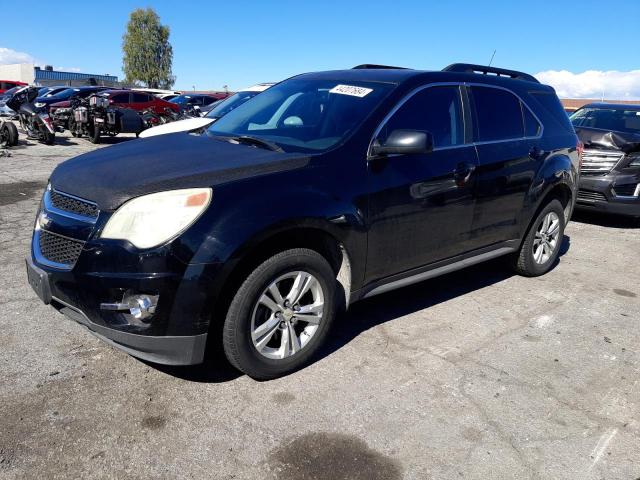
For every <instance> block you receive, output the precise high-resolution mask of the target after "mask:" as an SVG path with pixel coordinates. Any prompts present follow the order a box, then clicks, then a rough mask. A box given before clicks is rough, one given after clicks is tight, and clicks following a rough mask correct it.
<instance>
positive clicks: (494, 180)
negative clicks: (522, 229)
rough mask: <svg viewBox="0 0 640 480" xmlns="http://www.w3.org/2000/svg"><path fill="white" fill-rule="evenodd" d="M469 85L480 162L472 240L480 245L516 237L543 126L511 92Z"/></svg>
mask: <svg viewBox="0 0 640 480" xmlns="http://www.w3.org/2000/svg"><path fill="white" fill-rule="evenodd" d="M468 88H469V96H470V98H471V104H472V107H473V113H474V117H473V118H474V138H475V141H476V148H477V151H478V163H479V165H478V171H477V174H478V178H477V179H478V186H477V193H476V194H477V200H476V206H475V213H474V216H473V223H472V228H471V242H472V244H473V246H474V248H481V247H485V246H488V245H492V244H495V243H498V242H502V241H506V240H512V239H516V238H517V237H518V231H519V229H518V220H519V218H520V212H521V211H522V209H523V206H524V202H525V196H526V194H527V192H528V191H529V189H530V188H531V183H532V181H533V179H534V176H535V174H536V171H537V170H538V168H540V166H541V164H542V159H543V154H544V152H543V151H542V150H541V149H540V147H539V142H540V136H541V134H542V126H541V123H540V122H539V121H538V119H537V118H536V117H535V115H534V114H533V113H532V111H531V110H530V109H529V108H528V107H527V106H526V104H524V102H522V101H521V100H520V98H519V97H517V96H516V95H515V94H514V93H513V92H511V91H509V90H506V89H504V88H500V87H494V86H487V85H482V86H480V85H472V86H470V87H468Z"/></svg>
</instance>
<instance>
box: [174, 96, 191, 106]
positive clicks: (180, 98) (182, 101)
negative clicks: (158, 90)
mask: <svg viewBox="0 0 640 480" xmlns="http://www.w3.org/2000/svg"><path fill="white" fill-rule="evenodd" d="M191 98H192V97H191V95H178V96H177V97H175V98H172V99H171V100H169V101H170V102H171V103H177V104H178V105H186V104H187V102H188V101H189V100H190V99H191Z"/></svg>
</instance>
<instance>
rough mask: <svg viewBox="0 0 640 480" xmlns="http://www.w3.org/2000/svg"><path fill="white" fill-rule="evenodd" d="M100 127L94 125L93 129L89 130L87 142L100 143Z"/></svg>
mask: <svg viewBox="0 0 640 480" xmlns="http://www.w3.org/2000/svg"><path fill="white" fill-rule="evenodd" d="M100 133H101V132H100V127H98V126H96V125H94V126H93V128H91V129H90V130H89V141H90V142H91V143H100Z"/></svg>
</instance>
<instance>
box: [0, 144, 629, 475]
mask: <svg viewBox="0 0 640 480" xmlns="http://www.w3.org/2000/svg"><path fill="white" fill-rule="evenodd" d="M91 148H94V147H93V146H92V145H91V144H90V143H89V142H87V141H86V140H77V139H73V138H69V137H63V138H61V139H59V140H58V144H57V145H55V146H51V147H47V146H44V145H39V144H36V143H34V142H29V143H28V144H27V143H26V142H25V140H24V137H22V143H21V145H20V146H19V147H18V148H16V149H13V150H12V156H11V157H2V156H0V285H1V288H0V304H1V306H2V309H1V310H0V477H1V478H6V479H14V478H198V479H199V478H215V479H264V478H274V479H291V480H294V479H327V480H328V479H332V480H336V479H367V480H379V479H391V480H396V479H401V478H406V479H430V478H433V479H459V478H466V479H510V480H511V479H520V478H540V479H572V480H574V479H636V478H638V477H640V385H639V384H638V379H639V378H640V377H639V373H640V347H638V345H639V344H640V323H639V321H640V266H639V263H638V259H639V257H638V253H639V252H640V228H638V226H637V225H634V224H633V223H632V222H623V221H620V220H608V219H606V218H602V217H593V216H584V215H582V216H579V217H578V218H577V219H576V220H577V221H574V222H572V223H571V224H570V226H569V227H568V229H567V232H566V238H565V253H564V254H563V256H562V257H561V260H560V262H559V264H558V266H557V267H556V268H555V269H554V270H553V271H552V272H551V273H550V274H549V275H547V276H545V277H542V278H537V279H525V278H520V277H516V276H511V275H510V274H509V273H508V272H506V271H505V270H504V269H503V268H502V267H501V264H500V262H493V263H490V264H487V265H484V266H479V267H476V268H473V269H470V270H466V271H464V272H459V273H456V274H452V275H449V276H446V277H444V278H440V279H436V280H433V281H428V282H425V283H422V284H419V285H416V286H413V287H409V288H405V289H403V290H401V291H397V292H394V293H389V294H386V295H383V296H380V297H377V298H373V299H371V300H368V301H364V302H362V303H360V304H357V305H355V306H354V307H353V308H352V310H351V311H350V312H349V313H348V314H346V315H344V316H343V317H342V318H341V319H340V321H339V322H338V324H337V326H336V329H335V330H334V333H333V337H332V341H331V344H330V346H329V347H328V348H327V349H326V350H325V352H324V355H323V357H322V358H321V359H320V360H319V361H317V362H316V363H315V364H313V365H312V366H310V367H308V368H307V369H305V370H303V371H300V372H298V373H296V374H294V375H291V376H289V377H286V378H282V379H279V380H275V381H270V382H262V383H259V382H256V381H253V380H252V379H250V378H248V377H245V376H240V375H238V374H237V373H236V372H235V371H233V370H232V369H231V368H230V367H228V366H227V365H226V364H225V363H224V361H223V360H221V359H220V358H219V357H215V356H213V357H211V359H210V360H209V363H208V364H207V365H205V366H203V367H199V368H158V367H155V366H152V365H147V364H145V363H143V362H140V361H138V360H135V359H134V358H132V357H129V356H127V355H126V354H124V353H121V352H119V351H116V350H114V349H113V348H111V347H109V346H107V345H105V344H104V343H102V342H100V341H98V340H97V339H95V338H94V337H93V336H91V335H90V334H89V333H88V332H87V331H86V330H85V329H84V328H83V327H82V326H80V325H78V324H75V323H73V322H72V321H70V320H68V319H66V318H65V317H63V316H62V315H60V314H58V313H56V312H55V311H54V310H53V309H51V308H49V307H45V306H43V305H41V304H40V303H39V302H38V301H37V299H36V297H35V295H34V294H33V293H32V291H31V290H30V288H29V287H28V285H27V282H26V279H25V274H24V267H23V263H24V260H23V259H24V256H25V255H26V253H27V252H28V248H29V240H30V235H31V228H32V224H33V220H34V215H35V210H36V208H37V205H38V202H39V199H40V195H41V191H42V189H43V187H44V186H45V182H46V180H47V177H48V175H49V173H50V171H51V170H52V169H53V168H54V167H55V165H57V164H58V163H59V162H60V161H62V160H64V159H66V158H69V157H71V156H73V155H76V154H79V153H81V152H83V151H86V150H89V149H91ZM568 246H569V248H568V249H567V247H568Z"/></svg>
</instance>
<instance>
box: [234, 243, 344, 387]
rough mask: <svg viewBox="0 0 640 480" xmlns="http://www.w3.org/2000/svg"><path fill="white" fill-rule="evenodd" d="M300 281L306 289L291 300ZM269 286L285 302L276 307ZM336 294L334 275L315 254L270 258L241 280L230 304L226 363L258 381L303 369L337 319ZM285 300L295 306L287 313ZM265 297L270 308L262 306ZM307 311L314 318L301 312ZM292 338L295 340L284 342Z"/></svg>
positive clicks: (297, 251)
mask: <svg viewBox="0 0 640 480" xmlns="http://www.w3.org/2000/svg"><path fill="white" fill-rule="evenodd" d="M305 275H306V276H307V277H305ZM300 279H305V281H307V280H308V281H309V285H310V287H307V288H306V289H305V288H303V290H304V292H305V293H304V294H303V295H302V296H300V297H299V299H298V300H294V297H295V295H294V294H293V292H294V288H293V287H294V285H295V282H296V281H299V280H300ZM302 283H303V284H304V281H303V282H302ZM273 285H276V289H277V290H278V292H279V293H280V296H281V297H284V298H280V299H279V301H278V299H277V298H276V295H275V294H273V292H274V290H273V289H271V290H269V288H270V287H272V286H273ZM335 292H336V277H335V274H334V272H333V269H332V268H331V266H330V265H329V263H328V262H327V260H326V259H325V258H324V257H323V256H322V255H320V254H319V253H317V252H315V251H313V250H308V249H304V248H296V249H292V250H286V251H284V252H281V253H278V254H277V255H274V256H273V257H271V258H269V259H268V260H266V261H265V262H263V263H262V264H261V265H260V266H258V267H257V268H256V269H255V270H254V271H253V273H251V274H250V275H249V276H248V277H247V278H246V279H245V281H244V282H243V283H242V285H241V286H240V288H239V289H238V291H237V293H236V295H235V296H234V298H233V300H232V301H231V304H230V306H229V310H228V311H227V316H226V319H225V322H224V326H223V338H222V343H223V347H224V352H225V355H226V357H227V359H228V360H229V362H230V363H231V364H232V365H233V366H234V367H236V368H237V369H238V370H240V371H242V372H244V373H246V374H247V375H249V376H250V377H252V378H254V379H257V380H268V379H271V378H276V377H280V376H282V375H285V374H288V373H291V372H293V371H295V370H298V369H300V368H302V367H303V366H305V365H306V364H307V363H308V362H309V361H310V360H311V359H312V358H313V356H314V354H315V353H317V351H318V349H319V348H320V346H321V345H322V344H323V343H324V340H325V338H326V336H327V333H328V332H329V329H330V327H331V323H332V322H333V318H334V316H335ZM288 294H289V295H291V299H292V300H294V301H295V302H297V303H295V304H288V305H287V308H285V307H284V305H285V300H286V298H287V296H288ZM265 296H266V297H267V299H268V300H271V302H270V303H269V302H267V303H264V302H263V301H261V300H262V299H264V297H265ZM274 300H276V301H274ZM310 302H311V303H310ZM267 304H269V305H270V306H267ZM278 304H279V306H278ZM274 307H275V308H274ZM295 309H298V310H295ZM301 309H302V310H301ZM307 309H313V310H309V312H312V311H313V312H315V313H307V312H305V311H304V310H307ZM296 311H299V312H300V313H298V315H301V314H305V313H307V316H308V317H310V319H313V321H312V322H307V321H304V320H302V319H298V318H296V316H295V314H296ZM274 312H278V313H274ZM260 327H262V330H261V329H260ZM293 334H295V335H296V337H295V338H296V340H295V341H291V342H289V341H287V339H288V338H289V339H291V338H293V337H292V335H293ZM276 347H277V348H276ZM296 350H297V351H296Z"/></svg>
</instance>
